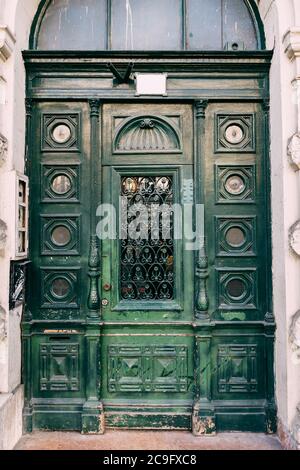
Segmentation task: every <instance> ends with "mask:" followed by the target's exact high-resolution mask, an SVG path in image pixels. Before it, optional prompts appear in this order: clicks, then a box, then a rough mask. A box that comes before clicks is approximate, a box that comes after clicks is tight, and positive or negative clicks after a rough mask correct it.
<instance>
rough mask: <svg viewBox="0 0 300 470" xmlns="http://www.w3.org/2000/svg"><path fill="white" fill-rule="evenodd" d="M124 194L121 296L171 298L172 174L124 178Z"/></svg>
mask: <svg viewBox="0 0 300 470" xmlns="http://www.w3.org/2000/svg"><path fill="white" fill-rule="evenodd" d="M121 196H122V221H121V224H122V240H121V298H122V299H124V300H130V301H136V300H143V301H151V300H162V301H167V300H172V299H173V298H174V213H173V211H172V204H173V202H174V201H173V198H174V193H173V180H172V177H169V176H154V177H152V176H151V177H150V176H147V177H144V176H134V177H133V176H126V177H123V178H122V181H121Z"/></svg>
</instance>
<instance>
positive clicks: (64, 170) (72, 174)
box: [41, 164, 80, 204]
mask: <svg viewBox="0 0 300 470" xmlns="http://www.w3.org/2000/svg"><path fill="white" fill-rule="evenodd" d="M79 189H80V166H79V165H68V166H65V165H57V164H53V165H45V164H42V171H41V200H42V202H46V203H60V202H61V203H64V204H67V203H74V202H79V198H80V192H79Z"/></svg>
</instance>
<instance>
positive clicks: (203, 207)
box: [23, 99, 276, 435]
mask: <svg viewBox="0 0 300 470" xmlns="http://www.w3.org/2000/svg"><path fill="white" fill-rule="evenodd" d="M29 104H31V103H29ZM29 123H30V127H29V128H28V133H29V134H28V135H29V139H30V155H31V160H30V174H29V176H30V182H31V218H30V226H31V241H30V252H31V261H32V268H31V274H30V280H29V298H28V305H27V309H26V315H25V318H24V322H23V338H24V348H23V351H24V361H23V364H24V378H25V385H26V387H25V395H26V402H25V410H24V417H25V425H26V428H27V430H31V429H33V428H36V429H50V430H55V429H58V430H63V429H66V430H81V431H82V432H85V433H93V432H94V433H101V432H104V430H105V428H108V427H129V428H145V429H153V428H154V429H192V430H193V432H194V433H195V434H196V435H199V434H209V433H214V432H215V430H216V429H217V430H253V431H263V430H264V431H272V430H273V429H274V427H275V414H276V408H275V405H274V394H273V388H274V387H273V386H274V377H273V335H274V323H273V317H272V314H271V289H270V271H269V270H270V266H269V264H268V250H269V239H268V236H269V234H268V217H269V215H268V214H269V212H268V194H269V186H268V156H267V151H266V149H267V142H268V115H267V107H262V105H261V103H259V102H254V101H253V102H251V103H250V102H247V101H244V102H229V101H228V100H227V101H226V100H225V101H224V100H221V99H220V100H219V101H217V100H214V101H211V102H208V101H206V100H203V99H202V100H196V101H192V100H189V102H186V103H185V102H183V101H181V102H177V103H171V102H168V101H164V102H160V101H157V102H155V103H150V102H140V101H137V100H135V101H133V100H131V101H130V100H128V101H127V102H123V103H121V102H117V101H115V102H113V103H109V102H107V103H101V102H99V101H98V100H89V101H88V100H82V101H80V100H78V101H74V100H69V101H68V100H65V101H64V100H60V101H56V100H54V99H52V100H51V101H46V100H42V99H40V100H39V101H38V102H36V103H35V104H34V108H33V109H30V121H29ZM196 208H197V210H196ZM196 215H197V216H196ZM137 221H139V223H137ZM193 232H195V233H196V235H197V237H196V241H194V240H193ZM193 241H194V243H193Z"/></svg>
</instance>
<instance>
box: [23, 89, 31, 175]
mask: <svg viewBox="0 0 300 470" xmlns="http://www.w3.org/2000/svg"><path fill="white" fill-rule="evenodd" d="M25 110H26V146H25V174H26V175H28V176H30V145H31V133H32V112H33V100H32V99H31V98H26V99H25Z"/></svg>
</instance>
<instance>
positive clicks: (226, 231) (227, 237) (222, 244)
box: [215, 216, 256, 256]
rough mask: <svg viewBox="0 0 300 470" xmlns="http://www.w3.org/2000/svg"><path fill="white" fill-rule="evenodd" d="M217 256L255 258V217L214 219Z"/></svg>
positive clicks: (218, 217)
mask: <svg viewBox="0 0 300 470" xmlns="http://www.w3.org/2000/svg"><path fill="white" fill-rule="evenodd" d="M215 227H216V230H215V233H216V255H217V256H256V217H255V216H253V217H244V216H239V217H238V216H224V217H221V216H217V217H215Z"/></svg>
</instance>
